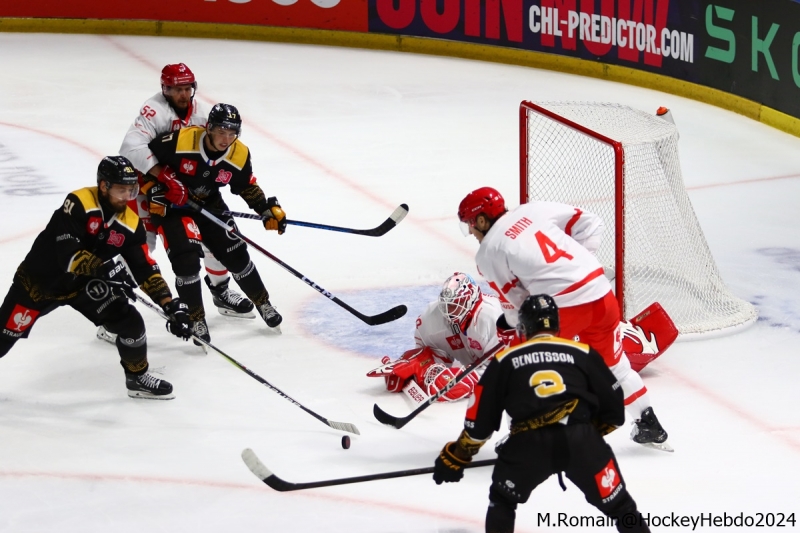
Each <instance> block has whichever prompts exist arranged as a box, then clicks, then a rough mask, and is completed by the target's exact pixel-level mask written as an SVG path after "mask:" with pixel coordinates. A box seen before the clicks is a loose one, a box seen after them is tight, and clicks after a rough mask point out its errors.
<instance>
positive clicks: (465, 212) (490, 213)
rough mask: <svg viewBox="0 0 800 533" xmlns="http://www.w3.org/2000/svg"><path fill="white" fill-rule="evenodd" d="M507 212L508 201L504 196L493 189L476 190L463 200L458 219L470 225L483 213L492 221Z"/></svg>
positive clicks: (482, 188)
mask: <svg viewBox="0 0 800 533" xmlns="http://www.w3.org/2000/svg"><path fill="white" fill-rule="evenodd" d="M505 212H506V201H505V200H503V195H502V194H500V193H499V192H497V190H496V189H492V188H491V187H481V188H480V189H475V190H474V191H472V192H471V193H469V194H468V195H467V196H465V197H464V199H463V200H461V204H459V206H458V219H459V220H460V221H461V222H466V223H470V222H472V221H474V220H475V218H477V216H478V215H480V214H481V213H483V214H484V215H486V216H487V217H488V218H489V219H490V220H495V219H496V218H497V217H499V216H500V215H502V214H503V213H505Z"/></svg>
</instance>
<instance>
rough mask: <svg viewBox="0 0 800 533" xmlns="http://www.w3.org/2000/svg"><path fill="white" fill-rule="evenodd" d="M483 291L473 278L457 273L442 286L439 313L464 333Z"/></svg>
mask: <svg viewBox="0 0 800 533" xmlns="http://www.w3.org/2000/svg"><path fill="white" fill-rule="evenodd" d="M482 298H483V297H482V296H481V289H480V287H478V284H477V283H475V280H474V279H472V276H470V275H469V274H464V273H463V272H456V273H455V274H453V275H452V276H450V277H449V278H447V280H445V282H444V285H443V286H442V292H440V293H439V311H441V312H442V314H443V315H444V316H445V317H446V318H447V320H448V321H449V322H450V323H451V324H455V325H457V326H458V327H459V328H460V329H461V330H462V331H464V330H465V329H466V328H467V326H468V325H469V323H470V320H471V319H472V315H473V312H474V310H475V308H476V307H477V305H478V303H479V302H480V301H481V300H482Z"/></svg>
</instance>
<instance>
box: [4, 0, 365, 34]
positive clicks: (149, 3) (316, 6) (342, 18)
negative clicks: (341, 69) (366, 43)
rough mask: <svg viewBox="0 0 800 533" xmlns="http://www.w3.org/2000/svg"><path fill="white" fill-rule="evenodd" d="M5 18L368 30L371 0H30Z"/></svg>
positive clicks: (13, 6)
mask: <svg viewBox="0 0 800 533" xmlns="http://www.w3.org/2000/svg"><path fill="white" fill-rule="evenodd" d="M0 17H32V18H40V17H42V18H43V17H46V18H77V19H131V20H161V21H179V22H210V23H223V24H224V23H227V24H257V25H264V26H289V27H295V28H317V29H325V30H346V31H358V32H366V31H367V29H368V28H367V27H368V23H367V0H69V1H66V2H65V1H64V0H26V1H24V2H4V5H3V6H2V7H0Z"/></svg>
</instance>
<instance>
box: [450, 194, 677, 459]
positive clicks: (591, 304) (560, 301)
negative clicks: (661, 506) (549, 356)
mask: <svg viewBox="0 0 800 533" xmlns="http://www.w3.org/2000/svg"><path fill="white" fill-rule="evenodd" d="M458 217H459V220H460V221H461V223H462V231H463V232H464V234H465V235H473V236H474V237H475V238H476V239H477V241H478V242H479V243H480V247H479V249H478V253H477V254H476V257H475V261H476V263H477V266H478V272H479V273H480V274H481V275H482V276H483V277H484V278H486V280H487V281H488V282H489V285H490V286H491V287H492V288H493V289H494V290H495V291H497V294H498V295H499V297H500V302H501V305H502V307H503V312H504V315H503V316H502V317H500V319H499V321H498V330H499V334H500V335H501V337H502V336H507V337H508V336H512V335H513V333H514V330H513V328H514V326H516V324H517V321H518V319H517V312H518V310H519V308H520V306H521V305H522V302H524V301H525V298H527V297H528V296H529V295H531V294H552V295H553V298H554V300H555V302H556V304H557V305H558V307H559V317H560V324H561V336H562V337H565V338H568V339H576V340H579V341H580V342H583V343H586V344H588V345H590V346H591V347H592V348H594V349H595V350H597V351H598V352H599V353H600V355H601V356H602V357H603V360H604V361H605V362H606V365H608V367H609V368H610V369H611V371H612V372H613V373H614V375H615V376H616V377H617V379H618V380H619V382H620V385H621V386H622V390H623V392H624V394H625V406H626V409H627V410H628V412H629V413H630V414H631V415H632V417H633V418H634V426H633V430H632V433H631V439H632V440H633V441H634V442H637V443H639V444H642V445H645V446H649V447H654V448H658V449H661V450H664V451H673V450H672V448H671V447H670V446H669V444H668V443H667V436H668V435H667V432H666V431H665V430H664V428H663V427H662V426H661V424H660V423H659V421H658V419H657V418H656V415H655V413H654V412H653V408H652V406H651V404H650V396H649V395H648V393H647V388H646V387H645V385H644V383H643V382H642V378H641V377H639V374H637V373H636V372H634V371H633V370H632V369H631V365H630V362H629V361H628V358H627V357H626V356H625V354H624V352H623V350H622V343H621V339H620V313H619V305H618V303H617V299H616V297H615V296H614V293H613V292H612V290H611V284H610V283H609V282H608V280H607V279H606V277H605V276H604V275H603V266H602V265H601V264H600V262H599V261H598V260H597V258H596V257H595V256H594V253H593V252H594V251H596V250H597V249H598V248H599V246H600V242H601V238H602V231H603V229H604V225H603V222H602V220H601V219H600V217H598V216H597V215H594V214H592V213H589V212H586V211H583V210H581V209H578V208H576V207H573V206H570V205H566V204H561V203H556V202H540V201H533V202H529V203H526V204H523V205H520V206H519V207H517V208H516V209H514V210H513V211H508V210H507V209H506V205H505V200H504V199H503V197H502V195H501V194H500V193H499V192H498V191H496V190H495V189H492V188H491V187H482V188H480V189H477V190H475V191H472V192H471V193H469V194H468V195H467V196H466V197H465V198H464V199H463V200H462V201H461V204H460V205H459V208H458Z"/></svg>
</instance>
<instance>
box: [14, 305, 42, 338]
mask: <svg viewBox="0 0 800 533" xmlns="http://www.w3.org/2000/svg"><path fill="white" fill-rule="evenodd" d="M37 316H39V311H34V310H33V309H28V308H27V307H24V306H22V305H19V304H17V305H15V306H14V310H13V311H11V316H10V317H9V318H8V322H6V329H10V330H11V331H14V332H16V333H22V332H23V331H25V330H26V329H28V328H29V327H31V325H32V324H33V321H34V320H36V317H37Z"/></svg>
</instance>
